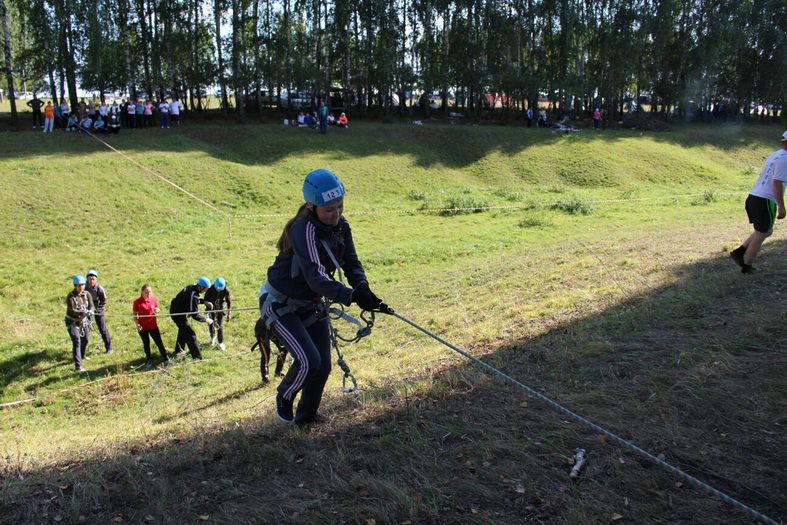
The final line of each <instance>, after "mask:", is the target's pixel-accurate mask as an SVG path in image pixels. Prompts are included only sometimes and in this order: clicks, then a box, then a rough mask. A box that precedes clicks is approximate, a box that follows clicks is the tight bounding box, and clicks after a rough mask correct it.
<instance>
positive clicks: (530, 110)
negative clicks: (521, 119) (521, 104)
mask: <svg viewBox="0 0 787 525" xmlns="http://www.w3.org/2000/svg"><path fill="white" fill-rule="evenodd" d="M534 116H535V111H533V108H532V107H530V108H527V127H528V128H532V127H533V117H534Z"/></svg>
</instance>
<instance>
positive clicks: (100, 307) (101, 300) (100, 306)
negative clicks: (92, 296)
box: [95, 286, 107, 314]
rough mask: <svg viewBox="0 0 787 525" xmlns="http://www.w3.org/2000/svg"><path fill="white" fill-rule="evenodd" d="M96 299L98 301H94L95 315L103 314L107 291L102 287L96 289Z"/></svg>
mask: <svg viewBox="0 0 787 525" xmlns="http://www.w3.org/2000/svg"><path fill="white" fill-rule="evenodd" d="M96 296H97V297H98V301H96V304H95V307H96V313H99V314H103V313H104V310H105V309H106V307H107V290H106V288H104V287H103V286H99V287H98V293H97V294H96Z"/></svg>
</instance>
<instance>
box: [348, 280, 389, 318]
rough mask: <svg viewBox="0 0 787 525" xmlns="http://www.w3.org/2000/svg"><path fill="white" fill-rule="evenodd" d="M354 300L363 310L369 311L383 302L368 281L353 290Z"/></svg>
mask: <svg viewBox="0 0 787 525" xmlns="http://www.w3.org/2000/svg"><path fill="white" fill-rule="evenodd" d="M352 302H354V303H355V304H357V305H358V306H360V307H361V310H366V311H368V312H371V311H372V310H374V309H376V308H377V307H378V306H380V303H382V301H381V300H380V298H379V297H377V296H376V295H374V293H372V291H371V290H370V289H369V285H368V284H367V283H361V284H359V285H358V286H357V287H356V288H355V289H354V290H353V295H352Z"/></svg>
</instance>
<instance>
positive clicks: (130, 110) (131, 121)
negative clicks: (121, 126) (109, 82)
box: [126, 99, 137, 129]
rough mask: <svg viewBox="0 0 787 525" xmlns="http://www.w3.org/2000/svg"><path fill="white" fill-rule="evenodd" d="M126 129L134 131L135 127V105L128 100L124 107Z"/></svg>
mask: <svg viewBox="0 0 787 525" xmlns="http://www.w3.org/2000/svg"><path fill="white" fill-rule="evenodd" d="M126 127H129V128H131V129H134V128H136V127H137V105H136V104H134V101H133V100H131V99H129V100H128V104H127V105H126Z"/></svg>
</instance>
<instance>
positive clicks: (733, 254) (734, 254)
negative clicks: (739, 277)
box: [730, 250, 744, 268]
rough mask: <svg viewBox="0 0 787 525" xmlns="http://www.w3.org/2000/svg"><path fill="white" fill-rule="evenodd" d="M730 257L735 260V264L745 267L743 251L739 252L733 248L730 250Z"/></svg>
mask: <svg viewBox="0 0 787 525" xmlns="http://www.w3.org/2000/svg"><path fill="white" fill-rule="evenodd" d="M730 258H731V259H732V260H733V261H735V264H737V265H738V266H740V267H741V268H743V267H744V264H743V254H742V253H741V252H739V251H738V250H732V251H731V252H730Z"/></svg>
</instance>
